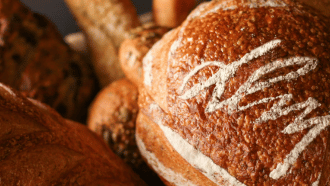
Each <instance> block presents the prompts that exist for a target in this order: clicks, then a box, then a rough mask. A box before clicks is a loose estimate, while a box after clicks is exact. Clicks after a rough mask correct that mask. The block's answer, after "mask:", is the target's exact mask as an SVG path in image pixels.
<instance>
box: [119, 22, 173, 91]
mask: <svg viewBox="0 0 330 186" xmlns="http://www.w3.org/2000/svg"><path fill="white" fill-rule="evenodd" d="M168 31H169V28H167V27H160V26H156V25H155V24H152V23H151V24H150V23H149V24H144V25H143V26H140V27H137V28H135V29H133V30H131V32H130V36H129V38H127V39H126V40H125V41H124V42H123V43H122V45H121V46H120V49H119V61H120V65H121V68H122V70H123V71H124V73H125V76H126V77H127V78H128V79H129V80H130V81H131V82H133V83H134V84H135V85H137V86H139V85H141V84H143V78H142V75H143V72H142V59H143V58H144V56H145V55H146V54H147V52H148V51H149V50H150V48H151V47H152V46H153V45H154V44H155V43H156V42H157V41H159V40H160V39H161V38H162V36H163V35H164V34H165V33H166V32H168Z"/></svg>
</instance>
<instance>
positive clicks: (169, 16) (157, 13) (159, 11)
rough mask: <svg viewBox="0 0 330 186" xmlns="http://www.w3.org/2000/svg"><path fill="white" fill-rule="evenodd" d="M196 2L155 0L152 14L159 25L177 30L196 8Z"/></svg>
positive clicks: (190, 0)
mask: <svg viewBox="0 0 330 186" xmlns="http://www.w3.org/2000/svg"><path fill="white" fill-rule="evenodd" d="M196 3H197V1H196V0H153V1H152V12H153V17H154V21H155V23H156V24H157V25H160V26H165V27H170V28H175V27H177V26H179V25H180V24H181V23H182V22H183V21H184V20H185V19H186V18H187V16H188V14H189V13H190V11H191V10H192V9H193V8H194V7H195V6H196Z"/></svg>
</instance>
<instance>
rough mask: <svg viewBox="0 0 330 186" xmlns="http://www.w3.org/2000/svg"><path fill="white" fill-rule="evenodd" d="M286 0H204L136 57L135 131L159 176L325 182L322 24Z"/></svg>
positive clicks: (328, 177) (327, 104)
mask: <svg viewBox="0 0 330 186" xmlns="http://www.w3.org/2000/svg"><path fill="white" fill-rule="evenodd" d="M329 25H330V24H329V19H327V18H326V17H325V16H323V15H322V14H321V13H320V12H319V11H317V10H315V9H313V8H311V7H309V6H306V5H305V4H301V3H300V2H296V1H291V0H246V1H241V0H221V1H216V0H215V1H211V2H207V3H203V4H201V5H200V6H198V7H197V8H196V9H195V10H194V11H193V12H192V13H191V14H190V15H189V16H188V18H187V19H186V20H185V21H184V22H183V23H182V24H181V25H180V26H179V27H178V28H176V29H174V30H172V31H170V32H169V33H167V34H166V35H165V36H164V37H163V38H162V39H161V40H160V41H158V42H157V43H156V44H155V45H154V46H153V47H152V49H151V50H150V51H149V52H148V54H147V55H146V57H145V58H144V60H143V78H144V79H143V86H142V87H141V88H140V89H139V108H140V112H139V115H138V119H137V131H136V141H137V144H138V147H139V149H140V151H141V154H142V155H143V157H144V158H145V160H146V161H147V163H148V164H149V165H150V166H151V167H152V168H153V169H154V170H155V171H156V172H157V173H158V174H159V176H160V177H162V179H163V180H164V182H165V183H166V184H167V185H224V186H230V185H233V186H252V185H272V186H282V185H310V186H317V185H319V186H328V185H330V172H329V170H330V168H329V167H330V162H329V160H330V158H329V154H330V133H329V132H330V131H329V125H330V115H329V108H330V98H329V95H330V94H329V91H330V84H329V83H330V82H329V79H330V35H329V33H330V32H329V31H330V26H329Z"/></svg>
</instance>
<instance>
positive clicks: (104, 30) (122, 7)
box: [65, 0, 140, 87]
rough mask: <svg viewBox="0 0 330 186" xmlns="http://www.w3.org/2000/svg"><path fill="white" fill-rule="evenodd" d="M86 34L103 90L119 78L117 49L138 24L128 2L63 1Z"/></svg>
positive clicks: (131, 6)
mask: <svg viewBox="0 0 330 186" xmlns="http://www.w3.org/2000/svg"><path fill="white" fill-rule="evenodd" d="M65 2H66V3H67V5H68V7H69V8H70V10H71V12H72V14H73V15H74V17H75V18H76V20H77V22H78V24H79V26H80V28H81V29H82V30H83V32H84V33H85V35H86V39H87V43H88V46H89V48H90V52H91V57H92V61H93V66H94V69H95V71H96V74H97V77H98V80H99V82H100V84H101V86H102V87H104V86H106V85H107V84H109V83H110V82H112V81H114V80H117V79H121V78H123V77H124V73H123V71H122V70H121V67H120V64H119V59H118V50H119V46H120V45H121V43H122V42H123V41H124V39H125V38H126V37H127V36H128V34H129V31H130V30H131V29H132V28H135V27H137V26H139V25H140V21H139V19H138V16H137V14H136V10H135V8H134V6H133V4H132V2H131V1H130V0H120V1H118V0H94V1H89V0H66V1H65Z"/></svg>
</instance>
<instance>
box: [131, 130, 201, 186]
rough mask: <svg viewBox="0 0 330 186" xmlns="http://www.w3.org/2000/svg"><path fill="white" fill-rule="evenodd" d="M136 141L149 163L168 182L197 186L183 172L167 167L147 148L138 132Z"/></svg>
mask: <svg viewBox="0 0 330 186" xmlns="http://www.w3.org/2000/svg"><path fill="white" fill-rule="evenodd" d="M136 143H137V145H138V147H139V150H140V152H141V154H142V155H143V157H145V158H146V160H147V161H148V164H149V165H151V166H152V168H153V169H154V170H155V171H156V172H157V173H159V174H160V175H161V176H162V177H163V178H165V179H166V180H167V181H168V182H170V183H172V184H175V185H177V186H196V185H195V184H194V183H192V182H191V181H189V180H187V179H186V178H184V177H183V176H182V175H181V174H179V173H177V172H174V171H173V170H172V169H170V168H168V167H165V166H164V165H163V164H162V163H161V162H160V161H159V160H158V158H157V157H156V156H155V155H154V154H153V153H152V152H149V151H148V150H147V148H146V146H145V145H144V143H143V141H142V139H141V138H140V137H139V135H138V134H136Z"/></svg>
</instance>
